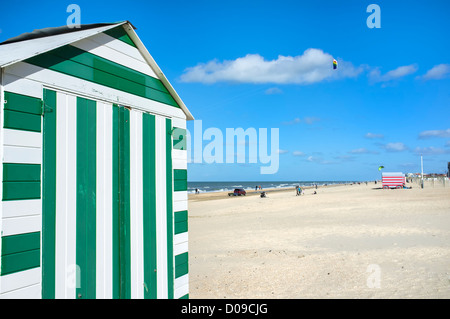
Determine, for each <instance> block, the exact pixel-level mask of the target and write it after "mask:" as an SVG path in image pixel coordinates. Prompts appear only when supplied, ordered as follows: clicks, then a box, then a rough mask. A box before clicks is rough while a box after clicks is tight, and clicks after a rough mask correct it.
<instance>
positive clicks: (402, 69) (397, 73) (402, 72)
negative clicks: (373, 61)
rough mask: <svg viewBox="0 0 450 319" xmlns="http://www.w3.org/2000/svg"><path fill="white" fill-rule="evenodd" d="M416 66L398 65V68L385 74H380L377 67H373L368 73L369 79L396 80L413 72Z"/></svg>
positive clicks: (375, 80) (378, 80)
mask: <svg viewBox="0 0 450 319" xmlns="http://www.w3.org/2000/svg"><path fill="white" fill-rule="evenodd" d="M417 69H418V67H417V65H415V64H411V65H404V66H399V67H398V68H396V69H394V70H391V71H389V72H387V73H386V74H383V75H382V74H381V72H380V69H379V68H375V69H373V70H372V71H371V72H370V73H369V79H370V80H371V81H372V82H373V83H376V82H388V81H393V80H398V79H400V78H402V77H405V76H407V75H410V74H413V73H415V72H416V71H417Z"/></svg>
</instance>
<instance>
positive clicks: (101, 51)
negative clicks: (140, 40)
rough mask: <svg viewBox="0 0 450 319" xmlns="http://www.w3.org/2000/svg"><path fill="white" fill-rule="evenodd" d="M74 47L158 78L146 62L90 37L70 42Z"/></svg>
mask: <svg viewBox="0 0 450 319" xmlns="http://www.w3.org/2000/svg"><path fill="white" fill-rule="evenodd" d="M71 45H72V46H74V47H77V48H79V49H82V50H84V51H87V52H89V53H92V54H95V55H97V56H99V57H102V58H105V59H107V60H109V61H112V62H115V63H118V64H120V65H123V66H126V67H127V68H130V69H133V70H135V71H138V72H141V73H144V74H146V75H148V76H151V77H154V78H158V76H157V75H156V73H155V72H154V71H153V69H152V68H151V67H150V65H148V64H147V63H146V62H143V61H142V60H138V59H136V58H134V57H131V56H129V55H126V54H124V53H122V52H120V51H117V50H114V49H112V48H110V47H109V46H107V45H101V44H100V43H98V42H95V41H92V40H91V39H84V40H81V41H77V42H75V43H72V44H71Z"/></svg>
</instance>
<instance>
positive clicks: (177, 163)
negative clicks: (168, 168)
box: [172, 156, 187, 169]
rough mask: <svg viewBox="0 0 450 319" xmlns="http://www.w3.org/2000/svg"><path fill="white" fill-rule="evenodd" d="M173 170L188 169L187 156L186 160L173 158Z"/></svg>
mask: <svg viewBox="0 0 450 319" xmlns="http://www.w3.org/2000/svg"><path fill="white" fill-rule="evenodd" d="M172 167H173V169H187V156H186V159H179V158H173V157H172Z"/></svg>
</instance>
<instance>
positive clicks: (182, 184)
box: [173, 169, 187, 192]
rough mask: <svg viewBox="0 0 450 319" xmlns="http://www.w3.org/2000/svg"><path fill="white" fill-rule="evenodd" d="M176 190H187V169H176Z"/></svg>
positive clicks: (174, 171)
mask: <svg viewBox="0 0 450 319" xmlns="http://www.w3.org/2000/svg"><path fill="white" fill-rule="evenodd" d="M173 173H174V191H175V192H178V191H187V170H185V169H174V170H173Z"/></svg>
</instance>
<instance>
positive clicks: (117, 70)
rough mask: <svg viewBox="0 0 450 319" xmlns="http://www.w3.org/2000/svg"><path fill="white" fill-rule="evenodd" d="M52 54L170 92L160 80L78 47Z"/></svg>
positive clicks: (69, 46) (57, 50)
mask: <svg viewBox="0 0 450 319" xmlns="http://www.w3.org/2000/svg"><path fill="white" fill-rule="evenodd" d="M51 54H52V55H54V56H56V57H57V58H58V59H60V60H61V59H63V60H71V61H73V62H77V63H79V64H82V65H83V66H87V67H89V68H92V69H95V70H98V71H103V72H106V73H109V74H112V75H115V76H117V77H119V78H122V79H126V80H129V81H131V82H135V83H137V84H140V85H144V86H147V87H149V88H152V89H155V90H158V91H161V92H164V93H166V94H169V91H168V90H167V88H166V87H165V86H164V84H163V83H162V82H161V81H160V80H159V79H157V78H154V77H152V76H149V75H147V74H145V73H142V72H139V71H136V70H134V69H130V68H128V67H126V66H123V65H121V64H118V63H116V62H113V61H110V60H107V59H105V58H102V57H100V56H98V55H95V54H92V53H89V52H87V51H84V50H82V49H79V48H77V47H74V46H71V45H66V46H63V47H61V48H58V49H55V50H54V51H52V52H51ZM48 63H51V61H48Z"/></svg>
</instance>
